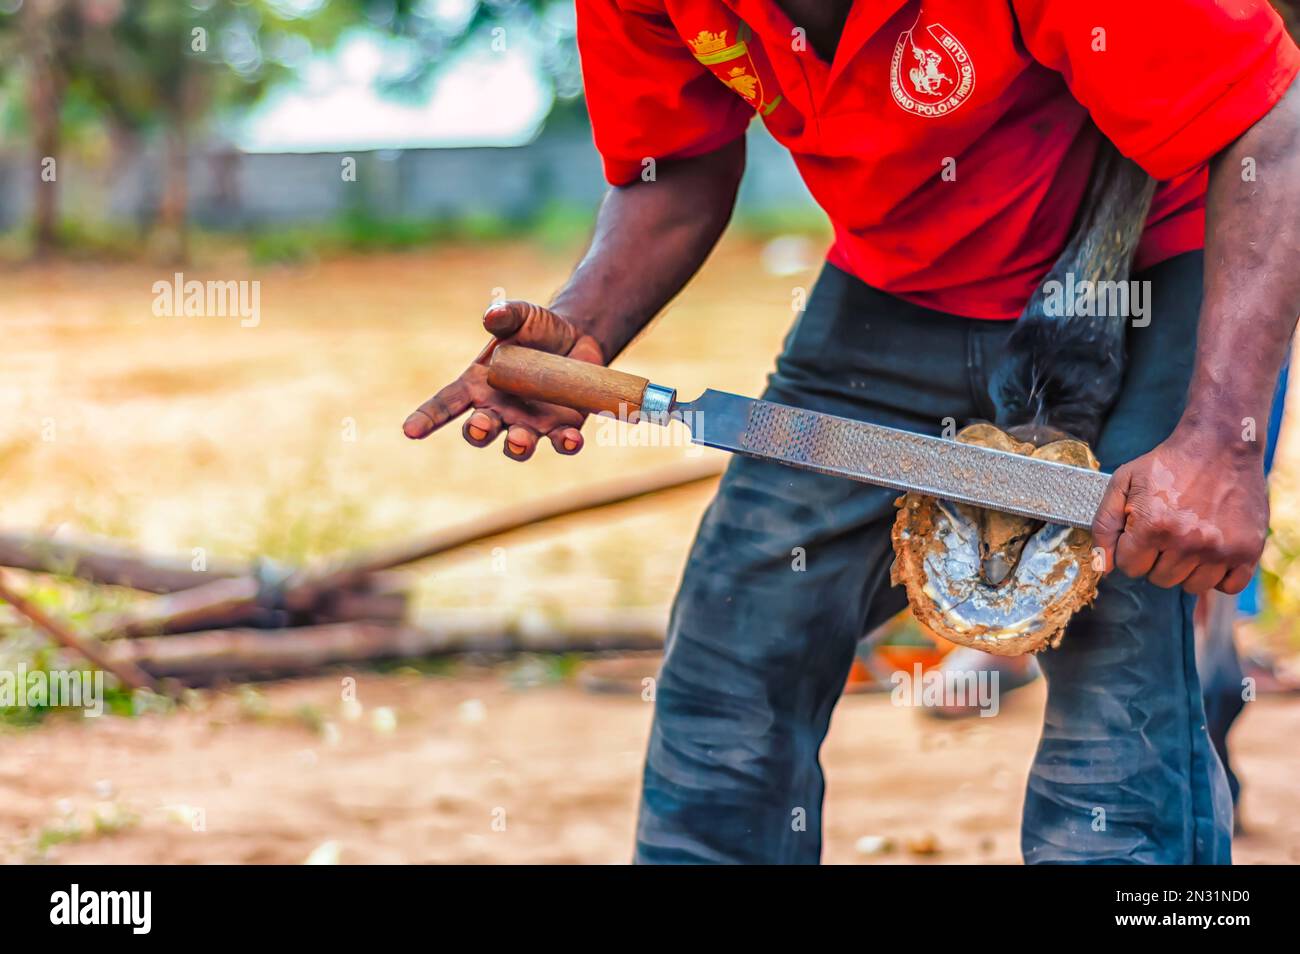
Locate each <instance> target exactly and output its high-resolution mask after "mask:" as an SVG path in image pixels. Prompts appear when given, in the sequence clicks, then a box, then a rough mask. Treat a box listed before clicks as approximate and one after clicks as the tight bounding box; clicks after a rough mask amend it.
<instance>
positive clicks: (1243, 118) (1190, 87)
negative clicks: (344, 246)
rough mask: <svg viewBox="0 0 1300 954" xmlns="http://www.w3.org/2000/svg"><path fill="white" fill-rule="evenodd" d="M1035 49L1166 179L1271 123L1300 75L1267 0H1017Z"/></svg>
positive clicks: (1298, 61) (1104, 127)
mask: <svg viewBox="0 0 1300 954" xmlns="http://www.w3.org/2000/svg"><path fill="white" fill-rule="evenodd" d="M1012 7H1013V9H1014V10H1015V12H1016V16H1017V18H1018V19H1019V22H1020V29H1021V35H1022V38H1023V40H1024V43H1025V46H1026V48H1027V49H1028V51H1029V53H1030V55H1032V56H1033V57H1034V58H1035V59H1036V60H1038V61H1039V62H1040V63H1042V64H1044V65H1045V66H1047V67H1049V68H1051V69H1054V70H1057V71H1059V72H1060V73H1061V74H1063V75H1064V77H1065V81H1066V83H1067V84H1069V87H1070V90H1071V92H1072V93H1073V94H1074V96H1075V98H1076V99H1078V100H1079V102H1080V103H1082V104H1083V105H1084V106H1085V107H1086V108H1087V109H1088V111H1089V112H1090V113H1091V114H1092V118H1093V121H1094V122H1095V123H1096V124H1097V126H1098V128H1099V129H1101V131H1102V132H1103V133H1105V134H1106V135H1107V136H1108V137H1110V139H1111V140H1112V141H1114V143H1115V144H1116V146H1118V147H1119V149H1120V151H1121V152H1123V153H1124V154H1125V155H1127V156H1129V157H1130V158H1132V159H1133V160H1134V161H1136V162H1137V163H1138V164H1140V165H1141V166H1142V167H1143V168H1145V169H1146V170H1147V172H1148V173H1150V174H1151V175H1152V176H1153V177H1154V178H1156V179H1160V180H1165V179H1171V178H1173V177H1175V176H1177V175H1180V174H1182V173H1185V172H1188V171H1190V170H1193V169H1195V168H1196V167H1198V166H1200V165H1201V164H1202V163H1204V162H1206V161H1208V160H1209V159H1211V158H1212V157H1213V156H1214V155H1215V154H1217V153H1218V152H1220V151H1221V150H1222V149H1223V148H1224V147H1226V146H1227V145H1229V144H1230V143H1231V142H1232V141H1233V140H1235V139H1236V138H1237V137H1238V136H1240V135H1241V134H1242V133H1244V132H1245V131H1246V130H1247V129H1249V128H1250V127H1251V126H1253V125H1254V124H1255V123H1256V122H1257V121H1258V120H1259V119H1260V118H1262V117H1263V116H1264V115H1265V114H1266V113H1267V112H1268V111H1269V110H1270V109H1271V108H1272V107H1273V105H1274V104H1275V103H1277V101H1278V100H1280V99H1281V98H1282V96H1283V95H1284V94H1285V93H1286V91H1287V88H1288V87H1289V86H1290V85H1291V82H1292V80H1293V79H1294V78H1295V75H1296V72H1297V70H1300V51H1297V49H1296V45H1295V43H1294V42H1293V41H1292V40H1291V38H1290V37H1289V36H1288V35H1287V33H1286V30H1285V28H1284V26H1283V24H1282V19H1281V17H1279V16H1278V14H1277V12H1276V11H1275V10H1274V9H1273V8H1272V7H1271V6H1269V4H1268V3H1267V2H1266V0H1088V2H1086V3H1079V2H1062V0H1012Z"/></svg>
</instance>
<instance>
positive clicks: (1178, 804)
mask: <svg viewBox="0 0 1300 954" xmlns="http://www.w3.org/2000/svg"><path fill="white" fill-rule="evenodd" d="M1201 269H1202V258H1201V255H1200V254H1199V253H1196V254H1189V255H1183V256H1180V257H1178V258H1176V259H1174V260H1172V261H1169V262H1165V263H1163V264H1162V265H1159V266H1157V267H1155V268H1153V269H1151V270H1149V271H1148V272H1147V273H1145V274H1142V275H1138V276H1135V277H1136V278H1138V279H1140V280H1149V281H1151V282H1152V287H1153V296H1154V298H1153V310H1152V313H1151V315H1150V317H1151V322H1150V324H1149V326H1147V327H1143V328H1131V329H1130V332H1129V347H1130V363H1129V370H1128V373H1127V377H1126V382H1125V386H1124V391H1123V394H1122V395H1121V397H1120V399H1119V401H1118V403H1117V405H1116V406H1115V408H1114V410H1113V412H1112V414H1111V416H1110V419H1109V421H1108V423H1107V426H1106V428H1105V431H1104V433H1103V434H1102V437H1101V439H1100V441H1099V445H1098V447H1097V448H1096V450H1097V454H1098V457H1099V458H1100V459H1101V462H1102V465H1103V467H1104V468H1105V469H1107V470H1112V469H1114V468H1115V467H1116V466H1118V465H1119V464H1121V463H1123V462H1124V461H1127V460H1130V459H1132V458H1134V457H1137V456H1138V455H1140V454H1142V453H1144V452H1146V451H1148V450H1150V449H1151V448H1152V447H1154V446H1155V445H1156V444H1158V443H1159V442H1160V441H1161V440H1163V439H1164V438H1165V437H1166V436H1167V435H1168V434H1169V433H1170V431H1171V430H1172V429H1173V427H1174V424H1175V423H1176V422H1177V420H1178V417H1179V414H1180V412H1181V409H1182V406H1183V402H1184V398H1185V395H1186V390H1187V382H1188V379H1189V376H1190V373H1191V366H1192V357H1193V351H1194V348H1195V342H1196V320H1197V313H1198V309H1199V306H1200V299H1201ZM1009 331H1010V324H1009V323H1005V322H987V321H974V320H970V319H965V318H959V317H954V316H952V315H945V314H940V313H938V312H934V311H930V310H928V309H925V308H921V307H918V306H915V305H911V304H908V303H906V302H903V301H900V300H899V299H896V298H893V297H891V296H888V295H885V294H883V293H881V292H878V291H875V290H873V289H871V288H869V287H868V286H866V285H864V284H863V283H862V282H860V281H858V280H857V279H855V278H852V277H850V276H849V275H847V274H845V273H844V272H841V271H839V270H838V269H836V268H834V267H831V266H827V267H826V268H825V270H824V271H823V273H822V275H821V278H820V279H819V280H818V282H817V286H816V288H815V290H814V292H813V294H812V296H811V297H810V300H809V303H808V308H807V310H806V311H805V313H804V314H803V315H802V317H801V318H800V320H799V321H798V323H797V324H796V326H795V327H794V329H793V330H792V331H791V333H790V335H789V337H788V338H787V340H786V343H785V348H784V352H783V353H782V355H781V356H780V358H779V359H778V361H777V369H776V373H775V374H773V375H772V377H771V378H770V381H769V386H768V389H767V393H766V395H765V396H766V397H767V398H768V399H770V400H774V401H779V402H781V403H785V404H792V405H797V406H800V407H808V408H813V409H816V410H820V411H829V412H833V413H835V414H841V415H845V416H848V417H854V418H859V419H862V420H868V421H875V422H877V423H881V424H888V425H891V426H893V427H901V428H906V429H908V430H913V431H921V432H924V433H929V434H938V433H940V432H941V431H942V430H943V429H944V427H945V424H947V423H949V422H950V421H951V422H955V423H956V424H957V425H961V424H964V423H966V422H967V421H968V420H970V419H972V418H991V417H992V415H993V408H992V407H991V406H990V402H989V399H988V396H987V393H986V392H987V384H988V375H989V372H990V371H991V369H992V367H993V366H994V364H995V363H996V361H997V358H998V355H999V353H1000V350H1001V348H1002V347H1003V344H1004V342H1005V340H1006V336H1007V334H1008V333H1009ZM896 496H897V494H896V493H895V492H894V491H890V490H885V489H881V488H875V487H870V486H867V485H865V484H859V483H855V482H853V481H848V480H842V479H839V478H835V477H827V476H822V475H818V474H812V473H807V472H804V471H797V470H793V469H790V468H787V467H783V466H781V465H779V464H773V463H769V462H765V461H758V460H752V459H746V458H739V457H738V458H736V459H735V460H733V461H732V462H731V465H730V467H729V468H728V470H727V472H726V475H725V476H724V478H723V480H722V484H721V486H720V488H719V491H718V496H717V498H716V499H715V500H714V501H713V503H712V504H711V505H710V507H709V509H708V512H707V513H706V514H705V517H704V520H703V522H702V524H701V526H700V530H699V533H698V536H697V537H696V540H695V544H694V547H693V549H692V551H691V555H690V559H689V561H688V563H687V567H686V571H685V576H684V579H683V581H682V585H681V589H680V591H679V592H678V595H677V600H676V603H675V604H674V608H673V614H672V621H671V624H670V627H669V635H668V644H667V651H666V654H665V657H664V664H663V670H662V672H661V674H660V679H659V682H658V687H657V692H656V705H655V719H654V726H653V730H652V734H651V737H650V745H649V751H648V754H647V757H646V766H645V777H644V784H643V790H642V800H641V812H640V819H639V823H638V828H637V846H636V859H637V860H638V861H640V862H751V863H781V862H793V863H814V862H816V861H818V860H819V858H820V855H821V805H822V796H823V791H824V783H823V780H822V772H821V766H820V763H819V761H818V751H819V749H820V748H821V744H822V739H823V737H824V736H825V734H826V729H827V726H828V724H829V722H830V717H831V710H832V708H833V707H834V705H835V702H836V700H837V699H838V698H839V695H840V691H841V689H842V688H843V686H844V681H845V678H846V676H847V674H848V670H849V666H850V663H851V661H852V658H853V652H854V647H855V644H856V643H857V641H858V640H859V639H860V638H861V637H862V636H863V634H864V633H866V632H868V631H869V630H871V629H872V628H873V627H874V626H876V625H877V624H879V623H880V622H882V621H884V620H885V619H887V618H888V617H889V616H891V615H893V614H894V613H896V612H898V611H899V610H900V609H902V608H903V607H904V606H905V605H906V599H905V596H904V593H903V591H902V590H901V589H894V588H891V586H890V584H889V566H890V563H891V561H892V559H893V552H892V549H891V546H890V540H889V528H890V525H891V524H892V522H893V519H894V505H893V501H894V498H895V497H896ZM1191 614H1192V599H1191V598H1190V597H1188V596H1186V595H1184V594H1183V593H1182V591H1180V590H1162V589H1159V588H1157V587H1154V586H1152V585H1150V584H1148V583H1146V582H1145V581H1133V580H1128V579H1126V578H1122V577H1115V576H1112V577H1109V578H1107V579H1106V581H1105V582H1104V583H1103V586H1102V589H1101V594H1100V596H1099V597H1098V599H1097V602H1096V604H1095V605H1094V607H1093V608H1092V609H1090V610H1088V611H1085V612H1083V613H1081V614H1079V615H1078V616H1077V617H1076V618H1075V620H1074V621H1073V622H1072V623H1071V625H1070V628H1069V631H1068V633H1067V634H1066V637H1065V641H1064V643H1063V644H1062V646H1061V648H1060V649H1057V650H1051V651H1048V652H1046V653H1044V654H1043V655H1042V656H1040V660H1041V662H1042V664H1043V668H1044V670H1045V671H1046V673H1047V677H1048V686H1049V689H1048V700H1047V711H1046V715H1045V719H1044V726H1043V735H1042V740H1041V742H1040V743H1039V747H1038V753H1037V755H1036V757H1035V759H1034V763H1033V767H1032V769H1031V771H1030V776H1029V787H1028V792H1027V798H1026V802H1025V810H1024V822H1023V831H1022V849H1023V852H1024V856H1025V859H1026V860H1027V861H1030V862H1112V863H1125V862H1127V863H1226V862H1228V860H1229V851H1230V830H1231V805H1230V801H1229V798H1228V793H1227V788H1226V784H1225V781H1224V776H1223V770H1222V768H1221V766H1220V764H1219V761H1218V759H1217V757H1216V756H1215V754H1214V751H1213V749H1212V747H1211V746H1210V742H1209V738H1208V736H1207V735H1206V731H1205V715H1204V711H1203V709H1202V704H1201V692H1200V687H1199V684H1198V682H1197V677H1196V667H1195V657H1194V646H1193V639H1192V617H1191ZM995 728H996V725H995Z"/></svg>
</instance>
